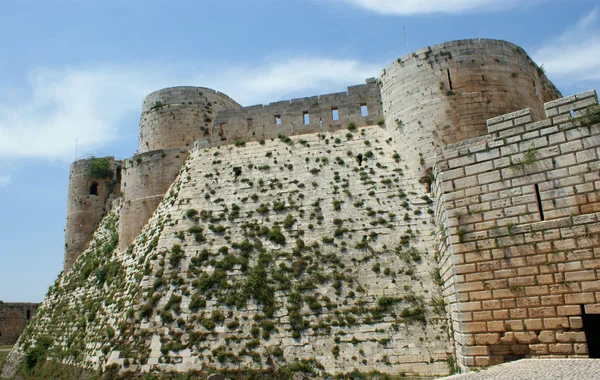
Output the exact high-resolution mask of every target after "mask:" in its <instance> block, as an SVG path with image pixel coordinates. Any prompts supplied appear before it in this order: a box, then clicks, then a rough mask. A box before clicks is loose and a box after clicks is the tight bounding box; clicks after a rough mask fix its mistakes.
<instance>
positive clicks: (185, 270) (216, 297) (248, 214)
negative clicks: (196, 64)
mask: <svg viewBox="0 0 600 380" xmlns="http://www.w3.org/2000/svg"><path fill="white" fill-rule="evenodd" d="M597 104H598V99H597V96H596V93H595V92H594V91H590V92H586V93H582V94H578V95H573V96H569V97H566V98H562V95H561V94H560V92H559V91H558V90H557V89H556V88H555V86H554V85H553V84H552V83H551V82H550V81H549V80H548V78H546V76H545V74H544V72H543V70H542V69H541V68H540V67H538V66H537V65H536V64H535V63H534V62H533V61H532V60H531V58H530V57H529V56H528V55H527V53H526V52H525V51H523V49H521V48H520V47H518V46H516V45H513V44H511V43H508V42H504V41H497V40H486V39H474V40H460V41H452V42H447V43H444V44H440V45H435V46H431V47H427V48H424V49H421V50H419V51H416V52H414V53H412V54H409V55H407V56H404V57H402V58H399V59H398V60H397V61H395V62H393V63H392V64H391V65H390V66H388V67H387V68H385V69H384V70H383V71H382V72H381V73H380V75H379V77H378V78H376V79H375V78H373V79H367V80H366V83H365V84H362V85H357V86H351V87H348V89H347V91H346V92H341V93H334V94H326V95H320V96H313V97H308V98H300V99H292V100H289V101H281V102H276V103H270V104H268V105H258V106H251V107H242V106H241V105H239V104H238V103H237V102H235V101H234V100H232V99H231V98H229V97H228V96H227V95H225V94H222V93H220V92H217V91H214V90H211V89H207V88H201V87H173V88H167V89H163V90H160V91H157V92H154V93H152V94H150V95H148V96H147V97H146V98H145V99H144V101H143V104H142V116H141V119H140V139H139V150H138V152H137V153H136V154H135V155H134V156H133V157H132V158H129V159H125V160H122V161H120V160H115V159H114V158H112V157H109V158H105V159H103V160H104V161H103V162H104V164H105V165H106V166H107V168H108V169H109V172H110V173H112V174H111V175H105V176H103V177H101V178H99V177H93V176H90V175H89V174H90V171H89V166H90V165H94V164H95V163H97V160H98V159H96V158H92V159H88V160H80V161H77V162H75V163H73V164H72V166H71V174H70V179H69V196H68V205H67V210H68V211H67V227H66V245H65V260H64V266H65V271H64V273H63V274H62V275H61V276H60V277H59V279H58V280H57V282H56V284H55V285H54V286H52V287H51V289H50V290H49V292H48V295H47V298H46V299H45V300H44V302H43V303H42V304H41V305H40V309H39V311H38V313H37V314H36V316H35V317H34V319H33V320H32V322H31V323H30V325H29V326H28V327H27V328H26V330H25V332H24V334H23V335H22V337H21V338H20V340H19V342H18V343H17V345H16V346H15V349H14V350H13V352H12V353H11V355H10V357H9V361H8V363H7V365H6V366H5V368H4V372H3V375H4V376H11V374H13V373H14V372H15V371H17V370H18V366H19V365H23V364H22V363H23V360H22V359H23V357H26V358H27V357H28V355H30V353H31V352H32V350H33V349H34V348H35V347H36V346H39V345H40V342H43V343H44V344H43V346H44V350H43V352H44V355H45V356H43V358H44V359H45V358H46V356H47V357H51V358H52V359H53V360H57V361H59V362H61V363H64V364H76V365H77V366H80V367H84V368H88V369H98V368H104V369H106V368H111V366H116V367H117V368H119V369H120V370H121V371H141V372H161V371H171V370H175V371H179V372H186V371H205V372H210V371H225V372H227V371H229V372H232V371H233V372H235V371H242V372H244V371H250V370H252V371H266V372H268V371H270V370H275V369H287V370H294V369H296V370H297V369H298V368H301V369H302V370H303V371H305V372H307V371H314V373H323V372H325V373H330V374H335V373H349V372H352V371H353V370H357V371H360V372H364V373H368V372H372V371H380V372H384V373H390V374H406V375H411V374H412V375H416V374H420V375H430V376H433V375H445V374H448V373H451V372H453V371H454V370H455V369H456V368H459V369H461V370H468V369H469V368H474V367H482V366H489V365H493V364H498V363H502V362H505V361H510V360H515V359H519V358H527V357H548V358H551V357H600V347H598V342H597V341H594V340H591V338H593V337H595V336H596V335H595V334H596V332H597V331H596V329H597V328H598V327H597V326H598V322H599V319H600V300H598V299H597V298H598V297H600V278H599V277H598V275H599V268H600V264H599V263H600V220H599V218H600V196H599V195H598V194H599V193H598V191H599V190H600V161H599V160H598V155H599V154H600V125H599V124H597V123H598V122H599V121H600V120H599V116H598V115H599V111H598V109H597V108H594V106H597ZM92 177H93V178H92ZM594 339H597V338H594ZM36 352H39V350H38V351H36ZM27 362H29V361H27ZM20 363H21V364H20Z"/></svg>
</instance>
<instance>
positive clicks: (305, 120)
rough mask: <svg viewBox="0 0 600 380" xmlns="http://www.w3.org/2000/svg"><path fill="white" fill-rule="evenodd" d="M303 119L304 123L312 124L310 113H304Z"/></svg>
mask: <svg viewBox="0 0 600 380" xmlns="http://www.w3.org/2000/svg"><path fill="white" fill-rule="evenodd" d="M302 119H303V121H304V124H306V125H308V124H310V114H309V113H308V111H304V112H302Z"/></svg>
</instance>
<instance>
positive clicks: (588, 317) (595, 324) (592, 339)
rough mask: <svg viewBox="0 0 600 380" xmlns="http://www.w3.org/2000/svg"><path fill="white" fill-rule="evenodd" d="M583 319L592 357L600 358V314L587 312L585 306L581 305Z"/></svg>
mask: <svg viewBox="0 0 600 380" xmlns="http://www.w3.org/2000/svg"><path fill="white" fill-rule="evenodd" d="M581 321H582V322H583V332H584V333H585V340H586V341H587V346H588V353H589V357H590V359H599V358H600V340H599V339H598V337H599V336H600V314H586V313H585V306H584V305H581Z"/></svg>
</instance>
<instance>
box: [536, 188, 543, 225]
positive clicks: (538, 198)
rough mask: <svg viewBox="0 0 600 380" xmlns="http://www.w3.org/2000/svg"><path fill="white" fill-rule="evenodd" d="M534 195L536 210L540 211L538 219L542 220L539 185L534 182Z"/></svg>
mask: <svg viewBox="0 0 600 380" xmlns="http://www.w3.org/2000/svg"><path fill="white" fill-rule="evenodd" d="M535 197H536V199H537V205H538V211H539V212H540V220H542V221H543V220H544V209H543V208H542V197H541V195H540V187H539V185H538V184H537V183H536V184H535Z"/></svg>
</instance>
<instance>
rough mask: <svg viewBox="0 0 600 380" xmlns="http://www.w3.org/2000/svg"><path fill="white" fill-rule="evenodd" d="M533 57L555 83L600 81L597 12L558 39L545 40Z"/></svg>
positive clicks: (598, 14) (598, 18)
mask: <svg viewBox="0 0 600 380" xmlns="http://www.w3.org/2000/svg"><path fill="white" fill-rule="evenodd" d="M533 57H534V59H535V61H536V62H537V63H539V64H543V65H544V68H545V69H546V72H547V73H548V75H549V76H550V77H551V78H553V79H554V78H556V79H557V80H558V81H566V80H569V81H570V82H575V81H578V82H583V81H599V80H600V59H599V57H600V11H599V10H598V9H595V10H593V11H592V12H591V13H589V14H587V15H586V16H584V17H583V18H581V19H580V20H579V21H578V22H577V24H575V25H574V26H573V27H572V28H570V29H568V30H565V31H564V32H563V33H562V35H560V36H559V37H558V38H555V39H552V40H549V41H548V42H547V44H546V45H545V46H543V47H541V48H540V49H538V50H537V51H536V52H535V53H534V54H533Z"/></svg>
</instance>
